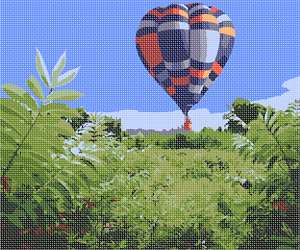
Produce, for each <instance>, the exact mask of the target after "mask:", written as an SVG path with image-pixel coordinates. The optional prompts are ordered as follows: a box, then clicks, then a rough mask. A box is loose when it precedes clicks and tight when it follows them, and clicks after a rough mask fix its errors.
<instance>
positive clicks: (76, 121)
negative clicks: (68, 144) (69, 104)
mask: <svg viewBox="0 0 300 250" xmlns="http://www.w3.org/2000/svg"><path fill="white" fill-rule="evenodd" d="M76 110H77V112H78V115H76V116H74V117H68V118H69V119H68V122H69V123H70V124H71V126H72V128H73V129H74V130H75V131H76V130H77V129H79V128H80V127H81V126H82V125H83V124H85V123H87V122H88V121H89V118H90V116H89V114H88V113H87V112H86V111H85V110H84V109H83V108H77V109H76Z"/></svg>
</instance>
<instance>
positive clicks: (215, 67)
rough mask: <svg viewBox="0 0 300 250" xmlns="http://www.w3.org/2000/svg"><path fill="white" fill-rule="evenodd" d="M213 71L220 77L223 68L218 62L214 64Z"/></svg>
mask: <svg viewBox="0 0 300 250" xmlns="http://www.w3.org/2000/svg"><path fill="white" fill-rule="evenodd" d="M212 69H213V71H214V72H216V74H217V75H220V74H221V73H222V66H221V65H220V64H218V63H217V62H214V63H213V65H212Z"/></svg>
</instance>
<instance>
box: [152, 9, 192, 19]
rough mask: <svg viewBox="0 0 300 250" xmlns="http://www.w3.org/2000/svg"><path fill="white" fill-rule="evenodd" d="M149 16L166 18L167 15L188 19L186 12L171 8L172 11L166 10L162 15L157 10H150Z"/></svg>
mask: <svg viewBox="0 0 300 250" xmlns="http://www.w3.org/2000/svg"><path fill="white" fill-rule="evenodd" d="M149 14H152V15H155V16H157V17H159V18H160V17H164V16H168V15H180V16H183V17H185V18H189V14H188V12H187V11H184V10H182V9H178V8H172V9H168V10H166V11H164V12H163V13H161V12H159V11H157V10H150V11H149Z"/></svg>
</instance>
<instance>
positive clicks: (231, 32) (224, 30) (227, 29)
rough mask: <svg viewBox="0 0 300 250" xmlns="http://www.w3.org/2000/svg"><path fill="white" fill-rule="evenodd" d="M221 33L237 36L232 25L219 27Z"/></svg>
mask: <svg viewBox="0 0 300 250" xmlns="http://www.w3.org/2000/svg"><path fill="white" fill-rule="evenodd" d="M219 32H220V33H221V34H225V35H228V36H233V37H235V29H234V28H232V27H223V28H220V29H219Z"/></svg>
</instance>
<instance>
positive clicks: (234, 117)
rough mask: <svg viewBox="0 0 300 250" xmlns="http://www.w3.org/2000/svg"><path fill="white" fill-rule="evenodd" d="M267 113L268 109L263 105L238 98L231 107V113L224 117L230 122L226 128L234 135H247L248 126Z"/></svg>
mask: <svg viewBox="0 0 300 250" xmlns="http://www.w3.org/2000/svg"><path fill="white" fill-rule="evenodd" d="M265 112H266V108H265V107H264V106H262V105H261V104H257V103H251V102H250V101H248V100H245V99H241V98H238V99H236V100H235V101H234V102H233V103H232V105H231V106H230V112H229V113H227V114H226V115H225V116H224V118H225V119H226V120H228V122H227V124H226V127H227V129H228V130H229V131H230V132H233V133H245V132H246V130H247V125H248V124H249V123H250V122H251V121H253V120H256V119H257V118H258V116H259V114H264V113H265Z"/></svg>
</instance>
